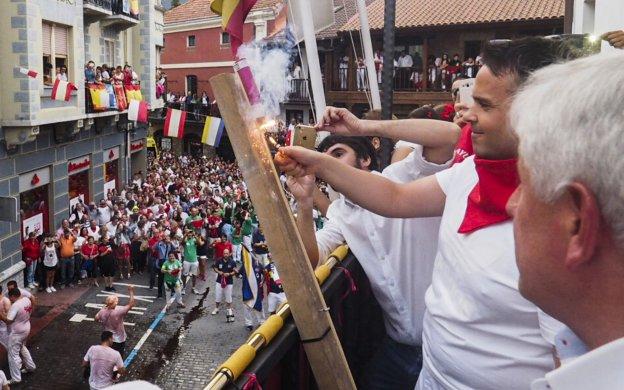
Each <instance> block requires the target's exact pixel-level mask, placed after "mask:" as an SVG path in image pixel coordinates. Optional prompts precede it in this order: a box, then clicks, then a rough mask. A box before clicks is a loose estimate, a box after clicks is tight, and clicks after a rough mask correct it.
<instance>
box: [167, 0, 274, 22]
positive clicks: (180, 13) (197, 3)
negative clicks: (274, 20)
mask: <svg viewBox="0 0 624 390" xmlns="http://www.w3.org/2000/svg"><path fill="white" fill-rule="evenodd" d="M211 2H212V0H189V1H188V2H186V3H184V4H182V5H179V6H177V7H175V8H172V9H170V10H169V11H167V12H165V24H167V23H181V22H190V21H193V20H201V19H207V18H210V17H216V16H218V15H217V14H215V13H214V12H212V11H211V10H210V3H211ZM276 3H281V1H279V0H258V1H257V2H256V5H254V7H253V9H265V8H271V7H273V6H274V5H275V4H276Z"/></svg>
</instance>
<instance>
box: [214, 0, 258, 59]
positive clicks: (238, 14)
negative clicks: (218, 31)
mask: <svg viewBox="0 0 624 390" xmlns="http://www.w3.org/2000/svg"><path fill="white" fill-rule="evenodd" d="M256 1H257V0H214V1H213V2H212V3H211V4H210V9H211V10H212V12H214V13H216V14H217V15H221V18H222V20H221V26H222V27H223V30H224V31H226V32H227V33H228V34H230V46H231V47H232V53H234V56H236V53H237V52H238V48H239V47H240V45H241V44H242V43H243V26H244V25H245V19H246V18H247V14H249V11H251V8H253V6H254V4H256Z"/></svg>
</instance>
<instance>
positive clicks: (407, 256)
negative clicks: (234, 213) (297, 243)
mask: <svg viewBox="0 0 624 390" xmlns="http://www.w3.org/2000/svg"><path fill="white" fill-rule="evenodd" d="M415 148H416V150H414V151H413V152H412V153H410V154H409V155H408V156H407V157H406V158H405V159H403V160H401V161H399V162H397V163H395V164H392V165H390V166H389V167H388V168H386V169H385V170H384V172H383V176H385V177H386V178H388V179H390V180H393V181H396V182H401V183H405V182H410V181H413V180H417V179H419V178H422V177H425V176H429V175H432V174H434V173H436V172H438V171H440V170H442V169H444V168H447V167H448V166H449V164H450V163H449V164H445V165H437V164H433V163H430V162H428V161H425V160H424V158H423V157H422V146H420V145H415ZM327 219H328V222H327V223H326V224H325V225H324V226H323V229H321V230H319V231H318V232H317V234H316V237H317V243H318V247H319V256H320V258H321V259H322V260H324V259H325V258H326V257H327V255H329V254H330V253H331V251H332V250H334V249H335V248H336V247H337V246H338V245H340V244H341V243H342V242H343V241H346V242H347V243H348V244H349V248H350V249H351V251H353V253H354V254H355V256H356V257H357V258H358V261H359V262H360V264H361V265H362V268H363V269H364V272H366V276H368V279H369V281H370V284H371V289H372V291H373V294H374V295H375V298H377V301H378V302H379V304H380V306H381V308H382V310H383V313H384V321H385V325H386V331H387V333H388V336H390V337H391V338H392V339H393V340H395V341H397V342H399V343H403V344H408V345H420V344H422V323H423V316H424V312H425V292H426V291H427V288H428V287H429V285H430V284H431V274H432V272H433V262H434V259H435V255H436V251H437V247H438V228H439V226H440V218H439V217H436V218H411V219H399V218H385V217H381V216H379V215H376V214H373V213H371V212H370V211H367V210H365V209H363V208H361V207H359V206H357V205H355V204H353V203H351V202H350V201H349V200H346V199H345V198H344V197H343V196H341V197H340V198H339V199H338V200H336V201H334V202H332V203H331V205H330V206H329V209H328V211H327Z"/></svg>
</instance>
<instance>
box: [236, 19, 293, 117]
mask: <svg viewBox="0 0 624 390" xmlns="http://www.w3.org/2000/svg"><path fill="white" fill-rule="evenodd" d="M293 47H294V39H293V37H292V33H291V32H290V29H289V28H288V27H286V31H285V33H284V34H283V36H281V37H280V38H279V41H276V40H266V39H262V40H256V41H252V42H249V43H246V44H244V45H242V46H241V47H240V48H239V49H238V57H239V58H245V59H246V60H247V63H248V64H249V67H250V69H251V72H252V74H253V76H254V79H255V81H256V85H257V86H258V90H259V91H260V96H261V99H262V108H263V111H264V115H266V116H270V117H274V116H277V115H278V114H279V113H280V102H283V101H284V100H285V98H286V95H287V94H288V90H289V84H288V82H287V80H286V75H287V74H288V72H289V71H290V66H291V64H292V59H293V57H292V49H293Z"/></svg>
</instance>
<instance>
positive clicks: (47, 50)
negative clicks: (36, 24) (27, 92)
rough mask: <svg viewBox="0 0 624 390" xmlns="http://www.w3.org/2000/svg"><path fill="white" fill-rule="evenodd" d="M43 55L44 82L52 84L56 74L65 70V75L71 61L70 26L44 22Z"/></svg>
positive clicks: (42, 28) (42, 29)
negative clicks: (69, 58) (69, 57)
mask: <svg viewBox="0 0 624 390" xmlns="http://www.w3.org/2000/svg"><path fill="white" fill-rule="evenodd" d="M41 33H42V55H43V82H44V84H45V85H52V84H53V83H54V80H55V78H56V76H57V75H58V74H59V73H60V72H61V71H64V75H65V77H67V75H69V73H68V72H67V64H68V63H69V60H68V56H69V35H70V34H69V27H67V26H63V25H58V24H54V23H48V22H43V23H42V26H41Z"/></svg>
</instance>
